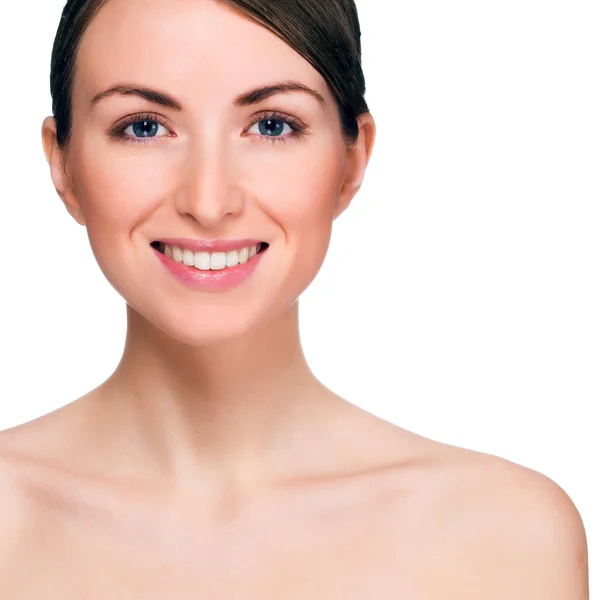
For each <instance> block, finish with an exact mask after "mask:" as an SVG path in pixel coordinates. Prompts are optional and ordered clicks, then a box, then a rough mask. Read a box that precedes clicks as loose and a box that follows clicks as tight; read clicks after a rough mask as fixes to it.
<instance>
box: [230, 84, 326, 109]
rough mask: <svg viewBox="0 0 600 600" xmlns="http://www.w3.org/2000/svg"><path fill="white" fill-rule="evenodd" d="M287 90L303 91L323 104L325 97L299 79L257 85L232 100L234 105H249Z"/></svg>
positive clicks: (287, 91)
mask: <svg viewBox="0 0 600 600" xmlns="http://www.w3.org/2000/svg"><path fill="white" fill-rule="evenodd" d="M289 92H304V93H306V94H309V95H311V96H312V97H313V98H315V99H316V100H317V101H318V102H319V104H321V105H324V104H325V98H323V96H322V95H321V94H319V92H317V91H316V90H313V89H312V88H309V87H308V86H306V85H304V84H303V83H300V82H299V81H280V82H277V83H272V84H270V85H265V86H261V87H258V88H256V89H254V90H250V91H249V92H244V93H243V94H240V95H239V96H238V97H237V98H236V99H235V100H234V101H233V104H234V105H235V106H249V105H250V104H258V103H259V102H262V101H263V100H266V99H267V98H270V97H271V96H274V95H275V94H281V93H289Z"/></svg>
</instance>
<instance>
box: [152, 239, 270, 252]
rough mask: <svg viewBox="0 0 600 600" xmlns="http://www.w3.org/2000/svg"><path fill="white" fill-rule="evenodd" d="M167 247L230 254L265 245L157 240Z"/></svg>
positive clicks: (229, 241)
mask: <svg viewBox="0 0 600 600" xmlns="http://www.w3.org/2000/svg"><path fill="white" fill-rule="evenodd" d="M156 241H157V242H162V243H163V244H166V245H167V246H177V247H179V248H186V249H188V250H192V252H230V251H232V250H241V249H242V248H247V247H248V246H256V245H257V244H260V243H263V242H262V240H251V239H240V240H233V239H228V240H196V239H192V238H166V239H160V240H156Z"/></svg>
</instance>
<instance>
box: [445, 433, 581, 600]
mask: <svg viewBox="0 0 600 600" xmlns="http://www.w3.org/2000/svg"><path fill="white" fill-rule="evenodd" d="M437 457H438V460H437V469H438V471H439V473H438V477H439V478H441V480H442V481H444V484H443V486H444V487H443V489H444V493H443V494H442V496H441V497H442V498H443V500H442V501H441V502H440V504H439V507H438V508H439V510H440V511H441V512H440V516H443V518H440V519H439V520H438V521H437V522H438V523H439V524H440V526H441V527H442V528H443V529H444V530H445V534H447V539H448V540H452V544H453V545H454V546H455V549H456V554H455V556H456V558H457V561H456V563H455V564H452V572H453V575H452V577H453V578H455V584H456V589H460V590H461V592H460V598H461V599H464V600H466V599H468V598H471V597H472V598H482V597H485V598H487V599H489V600H494V599H496V598H498V599H500V598H503V599H504V598H512V599H513V600H520V599H521V598H522V599H523V600H525V599H527V600H538V599H539V600H542V599H544V600H567V599H569V600H587V598H589V588H588V585H589V584H588V564H587V541H586V534H585V529H584V525H583V522H582V519H581V516H580V514H579V511H578V510H577V508H576V506H575V504H574V503H573V501H572V500H571V498H570V497H569V496H568V494H567V493H566V492H565V491H564V490H563V489H562V488H561V487H560V486H559V485H558V484H557V483H555V482H554V481H553V480H551V479H550V478H549V477H547V476H545V475H543V474H541V473H539V472H538V471H535V470H533V469H529V468H527V467H524V466H521V465H518V464H515V463H513V462H511V461H508V460H506V459H502V458H500V457H497V456H493V455H490V454H485V453H480V452H474V451H471V450H466V449H462V448H457V447H454V446H446V445H443V444H442V445H441V447H440V448H438V451H437Z"/></svg>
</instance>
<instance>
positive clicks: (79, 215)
mask: <svg viewBox="0 0 600 600" xmlns="http://www.w3.org/2000/svg"><path fill="white" fill-rule="evenodd" d="M42 143H43V145H44V154H45V155H46V161H48V164H49V165H50V176H51V177H52V183H54V187H55V188H56V191H57V193H58V195H59V196H60V198H61V200H62V201H63V203H64V205H65V207H66V209H67V210H68V211H69V214H70V215H71V216H72V217H73V218H74V219H75V220H76V221H77V222H78V223H79V224H80V225H85V215H84V213H83V207H82V206H81V203H80V202H79V201H78V200H77V197H76V196H75V193H74V190H73V182H72V178H71V176H70V175H69V173H68V169H67V153H66V151H65V150H61V149H60V148H59V147H58V144H57V143H56V120H55V119H54V117H46V118H45V119H44V122H43V124H42Z"/></svg>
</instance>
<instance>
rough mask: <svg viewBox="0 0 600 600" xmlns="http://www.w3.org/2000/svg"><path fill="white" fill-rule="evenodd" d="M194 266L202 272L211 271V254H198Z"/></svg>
mask: <svg viewBox="0 0 600 600" xmlns="http://www.w3.org/2000/svg"><path fill="white" fill-rule="evenodd" d="M194 266H195V267H196V269H201V270H202V271H210V254H209V253H208V252H196V254H195V255H194Z"/></svg>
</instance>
